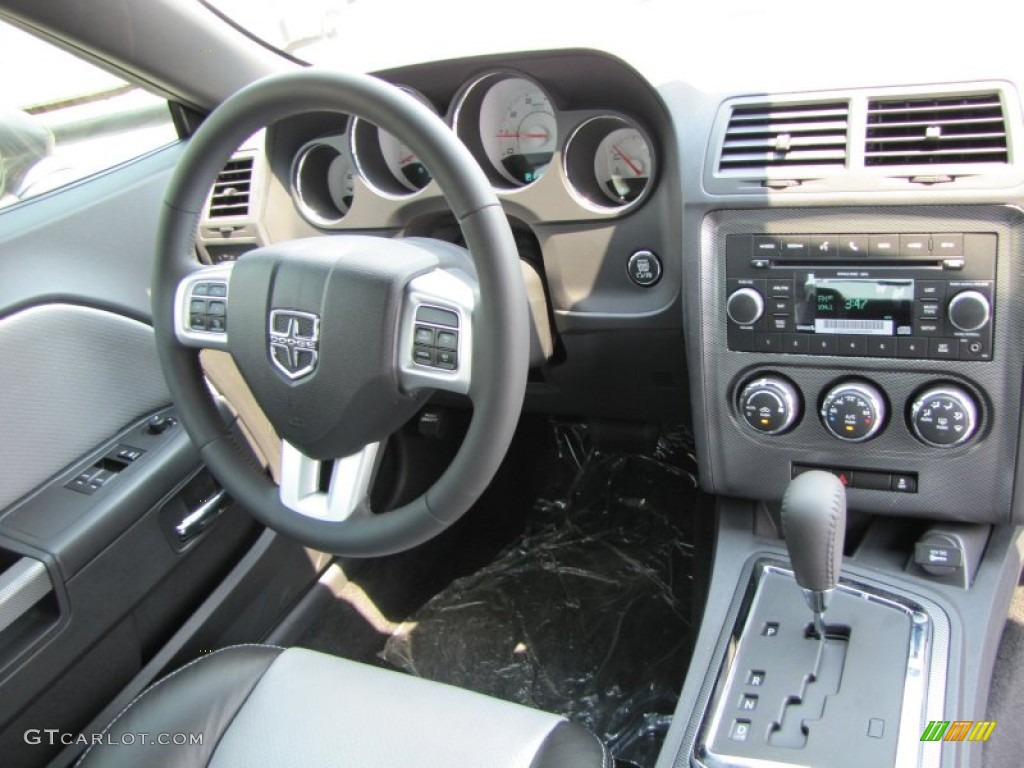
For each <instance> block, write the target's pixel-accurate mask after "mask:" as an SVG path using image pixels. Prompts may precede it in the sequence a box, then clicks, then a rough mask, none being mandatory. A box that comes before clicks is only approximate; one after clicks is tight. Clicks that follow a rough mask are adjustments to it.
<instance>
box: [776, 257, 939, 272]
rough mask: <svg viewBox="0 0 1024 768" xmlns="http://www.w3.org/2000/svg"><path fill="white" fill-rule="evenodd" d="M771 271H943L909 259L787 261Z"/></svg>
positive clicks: (930, 262)
mask: <svg viewBox="0 0 1024 768" xmlns="http://www.w3.org/2000/svg"><path fill="white" fill-rule="evenodd" d="M769 268H770V269H829V270H843V269H878V268H883V269H904V270H906V269H911V270H917V269H938V270H941V269H943V265H942V262H940V261H934V260H923V259H922V260H917V259H915V260H914V261H910V260H907V259H902V260H898V259H871V260H870V261H824V262H823V261H813V260H810V259H785V260H784V261H783V260H779V261H771V262H770V263H769Z"/></svg>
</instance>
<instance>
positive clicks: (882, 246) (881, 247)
mask: <svg viewBox="0 0 1024 768" xmlns="http://www.w3.org/2000/svg"><path fill="white" fill-rule="evenodd" d="M868 253H870V254H871V255H872V256H875V257H876V258H883V259H885V258H889V257H892V258H896V257H897V256H899V255H900V236H899V235H872V236H871V239H870V240H869V242H868Z"/></svg>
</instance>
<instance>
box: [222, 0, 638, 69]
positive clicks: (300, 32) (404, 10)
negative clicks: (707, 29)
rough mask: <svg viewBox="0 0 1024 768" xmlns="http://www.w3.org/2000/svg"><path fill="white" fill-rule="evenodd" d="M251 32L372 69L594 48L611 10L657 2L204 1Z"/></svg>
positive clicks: (300, 53)
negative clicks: (570, 46) (477, 56)
mask: <svg viewBox="0 0 1024 768" xmlns="http://www.w3.org/2000/svg"><path fill="white" fill-rule="evenodd" d="M202 1H204V2H206V4H208V5H210V6H211V7H213V8H215V9H216V10H218V11H219V12H220V13H221V14H223V15H224V16H227V17H228V18H229V19H230V20H231V21H233V22H234V23H235V24H237V25H238V26H240V27H242V28H243V29H245V30H246V31H248V32H249V33H250V34H252V35H254V36H255V37H258V38H260V39H262V40H263V41H264V42H266V43H268V44H269V45H271V46H273V47H274V48H277V49H279V50H281V51H284V52H285V53H288V54H290V55H292V56H294V57H296V58H298V59H300V60H302V61H306V62H309V63H311V64H326V65H330V66H335V67H340V68H344V69H350V70H361V71H370V70H375V69H381V68H386V67H388V66H396V65H399V64H405V63H409V62H413V61H431V60H439V59H448V58H454V57H458V56H466V55H475V54H487V53H496V52H503V51H513V50H515V51H523V50H531V49H534V50H536V49H543V48H548V47H565V46H566V45H567V38H568V40H569V41H570V42H574V41H578V43H579V44H580V45H583V44H589V45H590V46H593V45H594V44H595V42H599V41H600V40H601V38H602V37H604V31H605V30H609V31H610V32H611V33H614V31H615V30H616V29H617V27H616V26H615V25H609V24H608V19H609V18H610V17H609V13H614V14H624V15H628V14H629V12H630V9H631V8H634V9H635V8H636V7H637V6H640V5H653V4H654V3H655V2H657V0H619V1H618V2H616V3H614V5H612V4H611V3H606V2H603V0H555V1H554V2H552V0H517V2H516V4H515V7H514V9H510V8H508V6H503V5H500V4H494V3H486V2H471V1H470V0H430V2H424V1H423V0H289V2H287V3H282V2H279V1H278V0H202Z"/></svg>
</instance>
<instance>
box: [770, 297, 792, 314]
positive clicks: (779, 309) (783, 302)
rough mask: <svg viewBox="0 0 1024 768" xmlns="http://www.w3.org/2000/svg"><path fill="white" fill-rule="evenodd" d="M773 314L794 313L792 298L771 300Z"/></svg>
mask: <svg viewBox="0 0 1024 768" xmlns="http://www.w3.org/2000/svg"><path fill="white" fill-rule="evenodd" d="M771 310H772V314H773V315H791V314H792V313H793V302H792V301H791V300H790V299H775V298H773V299H772V301H771Z"/></svg>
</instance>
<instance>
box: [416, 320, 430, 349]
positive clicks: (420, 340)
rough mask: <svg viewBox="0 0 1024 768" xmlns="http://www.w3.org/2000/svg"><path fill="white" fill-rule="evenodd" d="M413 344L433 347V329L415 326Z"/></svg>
mask: <svg viewBox="0 0 1024 768" xmlns="http://www.w3.org/2000/svg"><path fill="white" fill-rule="evenodd" d="M413 343H414V344H425V345H426V346H428V347H432V346H434V329H433V328H427V327H426V326H424V325H417V326H416V334H415V336H414V337H413Z"/></svg>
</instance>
